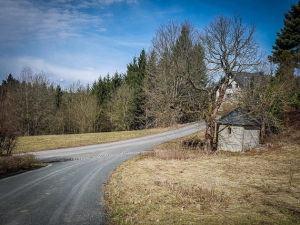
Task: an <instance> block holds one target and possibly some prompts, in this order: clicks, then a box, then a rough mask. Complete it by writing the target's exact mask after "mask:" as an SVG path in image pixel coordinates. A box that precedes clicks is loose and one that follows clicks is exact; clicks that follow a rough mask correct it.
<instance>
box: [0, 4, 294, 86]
mask: <svg viewBox="0 0 300 225" xmlns="http://www.w3.org/2000/svg"><path fill="white" fill-rule="evenodd" d="M297 2H298V0H273V1H269V0H198V1H193V0H184V1H181V0H174V1H170V0H161V1H160V0H89V1H80V0H0V81H2V80H3V79H5V78H6V77H7V76H8V74H10V73H11V74H12V75H13V76H14V77H17V78H18V77H19V75H20V72H21V70H22V68H23V67H24V66H29V67H30V68H31V69H32V70H33V72H34V73H41V72H43V74H44V75H45V76H47V77H48V78H49V79H50V80H51V81H52V82H54V83H56V84H61V85H62V86H66V85H67V84H70V83H72V82H76V81H78V80H80V81H81V82H82V83H83V84H87V83H89V84H92V83H93V81H95V80H97V79H98V78H99V76H105V75H106V74H107V73H110V74H111V75H113V74H114V73H115V72H116V71H118V72H120V73H123V72H126V65H127V64H128V63H129V62H131V61H132V59H133V57H134V56H139V54H140V52H141V50H142V49H143V48H144V49H145V50H146V51H147V50H148V48H149V46H150V44H151V39H152V38H153V37H154V35H155V31H156V30H157V29H158V27H159V26H160V25H162V24H167V23H168V21H169V20H175V21H178V22H183V21H186V20H187V21H190V22H191V23H192V24H193V25H194V26H195V27H196V28H197V29H198V30H199V31H201V30H202V29H203V27H205V26H207V25H208V23H209V21H211V20H212V18H213V17H214V16H216V15H218V14H224V15H228V16H231V15H233V14H234V13H235V12H237V13H238V14H241V15H242V16H243V18H244V23H249V24H250V23H254V24H255V25H256V27H257V32H256V35H255V36H256V37H257V40H258V42H259V43H260V46H261V49H262V50H263V51H266V52H267V53H268V54H270V52H271V50H272V45H274V43H275V39H276V37H277V35H276V32H279V31H280V29H281V28H283V18H284V17H283V14H284V13H286V12H287V11H288V10H290V8H291V5H292V4H296V3H297Z"/></svg>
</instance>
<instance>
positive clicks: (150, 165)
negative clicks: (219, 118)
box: [104, 132, 300, 225]
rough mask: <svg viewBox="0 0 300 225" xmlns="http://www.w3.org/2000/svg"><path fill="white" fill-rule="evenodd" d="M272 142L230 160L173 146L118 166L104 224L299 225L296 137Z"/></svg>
mask: <svg viewBox="0 0 300 225" xmlns="http://www.w3.org/2000/svg"><path fill="white" fill-rule="evenodd" d="M274 140H276V141H274ZM274 140H271V141H270V143H272V144H266V145H265V146H262V147H261V148H260V149H257V150H253V151H251V152H245V153H235V154H233V153H228V152H215V153H213V154H207V153H204V152H203V151H201V150H195V149H183V147H182V143H183V141H182V140H177V141H173V142H170V143H165V144H163V145H160V146H157V147H156V148H155V151H154V152H152V153H148V154H143V155H140V156H138V157H135V158H133V159H131V160H129V161H127V162H125V163H124V164H122V165H121V166H119V167H118V168H117V169H116V170H115V171H114V172H113V173H112V174H111V177H110V180H109V182H108V184H107V185H106V187H105V199H104V203H105V206H106V209H107V213H108V218H109V224H146V225H147V224H149V225H150V224H166V225H167V224H168V225H169V224H300V132H296V133H293V134H288V135H286V136H284V135H283V136H277V137H275V138H274Z"/></svg>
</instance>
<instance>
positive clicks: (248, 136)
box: [217, 108, 261, 152]
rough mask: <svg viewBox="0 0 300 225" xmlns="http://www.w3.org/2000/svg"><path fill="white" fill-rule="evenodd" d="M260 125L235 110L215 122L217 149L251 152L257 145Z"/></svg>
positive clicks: (243, 113) (238, 110)
mask: <svg viewBox="0 0 300 225" xmlns="http://www.w3.org/2000/svg"><path fill="white" fill-rule="evenodd" d="M260 129H261V123H260V122H259V121H258V120H256V119H254V118H252V117H250V116H249V113H246V112H244V111H243V110H242V109H241V108H237V109H235V110H233V111H232V112H230V113H229V114H227V115H225V116H223V117H222V118H220V119H219V120H218V121H217V149H218V150H224V151H232V152H242V151H246V150H251V149H253V148H255V147H256V146H257V145H258V144H259V139H260Z"/></svg>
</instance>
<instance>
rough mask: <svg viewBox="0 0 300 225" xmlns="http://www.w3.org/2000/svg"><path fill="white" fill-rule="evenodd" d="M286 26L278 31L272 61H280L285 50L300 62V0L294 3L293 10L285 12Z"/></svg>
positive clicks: (295, 60) (297, 62)
mask: <svg viewBox="0 0 300 225" xmlns="http://www.w3.org/2000/svg"><path fill="white" fill-rule="evenodd" d="M284 18H285V19H284V20H283V22H284V28H283V29H281V30H280V32H278V33H277V36H278V38H277V39H276V40H275V45H274V46H273V50H274V51H272V56H271V58H272V61H273V62H280V57H281V56H282V54H283V52H284V51H289V52H290V53H291V54H292V56H293V58H294V62H295V63H296V64H299V57H298V56H297V55H298V53H299V45H300V1H298V4H292V6H291V10H289V11H288V12H287V13H285V14H284Z"/></svg>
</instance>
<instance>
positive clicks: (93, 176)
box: [0, 124, 203, 225]
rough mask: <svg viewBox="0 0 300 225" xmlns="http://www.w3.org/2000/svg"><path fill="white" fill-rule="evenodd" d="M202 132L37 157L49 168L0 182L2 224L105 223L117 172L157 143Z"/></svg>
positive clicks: (178, 132) (188, 131)
mask: <svg viewBox="0 0 300 225" xmlns="http://www.w3.org/2000/svg"><path fill="white" fill-rule="evenodd" d="M201 129H203V125H199V124H194V125H189V126H186V127H183V128H180V129H177V130H174V131H169V132H165V133H161V134H156V135H151V136H146V137H141V138H135V139H131V140H126V141H119V142H112V143H107V144H101V145H92V146H84V147H78V148H68V149H60V150H51V151H42V152H37V153H34V154H36V155H37V157H38V158H39V159H40V160H42V161H45V162H49V166H47V167H44V168H41V169H38V170H33V171H29V172H26V173H23V174H19V175H16V176H12V177H8V178H4V179H2V180H0V224H1V225H29V224H30V225H47V224H48V225H53V224H57V225H63V224H72V225H76V224H80V225H83V224H89V225H92V224H97V225H99V224H105V215H104V210H103V206H102V204H101V200H102V197H103V193H102V187H103V185H104V184H105V182H106V181H107V179H108V177H109V174H110V172H111V171H112V170H114V169H115V168H116V167H117V166H118V165H120V164H121V163H122V162H124V161H125V160H127V159H129V158H131V157H133V156H135V155H138V154H139V153H141V152H144V151H149V150H151V148H152V147H153V146H155V145H157V144H160V143H163V142H166V141H169V140H172V139H176V138H179V137H182V136H185V135H188V134H191V133H194V132H197V131H198V130H201Z"/></svg>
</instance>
